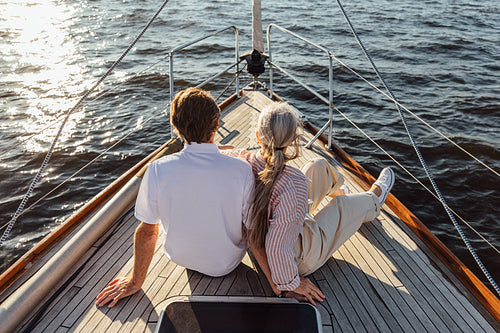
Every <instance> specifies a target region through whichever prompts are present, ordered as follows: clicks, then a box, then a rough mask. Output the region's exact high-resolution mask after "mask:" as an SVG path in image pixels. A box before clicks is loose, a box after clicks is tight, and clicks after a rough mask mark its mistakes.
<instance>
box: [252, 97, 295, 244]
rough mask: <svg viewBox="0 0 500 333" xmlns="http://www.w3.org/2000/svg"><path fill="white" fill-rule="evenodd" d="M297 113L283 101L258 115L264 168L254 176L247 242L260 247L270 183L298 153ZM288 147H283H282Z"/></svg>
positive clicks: (266, 224)
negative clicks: (250, 219) (255, 177)
mask: <svg viewBox="0 0 500 333" xmlns="http://www.w3.org/2000/svg"><path fill="white" fill-rule="evenodd" d="M298 128H299V115H298V114H297V112H295V110H294V109H292V108H291V107H290V105H288V104H286V103H271V104H269V105H268V106H266V107H265V108H264V109H263V110H262V113H261V114H260V117H259V122H258V125H257V130H258V131H259V136H260V140H261V144H262V148H261V153H262V158H263V159H264V161H265V162H266V166H265V168H264V170H262V171H261V172H259V174H258V177H257V179H256V180H255V196H254V202H253V206H252V229H251V232H250V237H249V241H250V244H252V245H253V246H255V247H257V248H263V247H264V243H265V239H266V234H267V230H268V225H269V221H268V217H269V216H268V211H269V210H268V207H269V201H270V199H271V194H272V191H273V188H274V184H276V182H277V181H278V179H279V177H280V176H281V173H282V172H283V170H284V169H285V163H286V162H288V161H290V160H293V159H294V158H296V157H298V156H299V154H300V147H299V144H298V141H299V135H298V133H297V131H298ZM287 147H288V148H291V149H286V150H284V148H287Z"/></svg>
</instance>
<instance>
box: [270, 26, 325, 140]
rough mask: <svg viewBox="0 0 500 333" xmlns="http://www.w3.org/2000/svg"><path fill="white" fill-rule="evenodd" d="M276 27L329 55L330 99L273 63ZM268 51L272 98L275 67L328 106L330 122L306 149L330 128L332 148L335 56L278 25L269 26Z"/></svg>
mask: <svg viewBox="0 0 500 333" xmlns="http://www.w3.org/2000/svg"><path fill="white" fill-rule="evenodd" d="M272 27H274V28H276V29H278V30H280V31H282V32H284V33H286V34H289V35H290V36H293V37H295V38H297V39H299V40H301V41H303V42H304V43H306V44H309V45H310V46H312V47H315V48H316V49H318V50H320V51H323V52H325V53H326V54H327V56H328V63H329V67H328V85H329V86H328V99H326V98H325V97H324V96H322V95H321V94H320V93H318V92H317V91H315V90H314V89H313V88H311V87H310V86H308V85H307V84H305V83H304V82H302V81H300V80H299V79H297V78H296V77H295V76H293V75H292V74H290V73H288V72H287V71H286V70H284V69H283V68H281V67H280V66H278V65H276V64H275V63H273V60H272V52H271V28H272ZM267 50H268V53H269V59H268V63H269V65H270V66H269V90H270V93H271V96H273V67H275V68H276V69H278V70H279V71H280V72H282V73H283V74H285V75H287V76H288V77H289V78H291V79H292V80H293V81H295V82H297V83H298V84H300V85H301V86H302V87H303V88H304V89H306V90H307V91H309V92H310V93H312V94H313V95H314V96H316V97H318V98H319V99H320V100H322V101H323V102H324V103H325V104H328V121H327V122H326V124H325V125H324V126H323V127H322V128H321V129H320V130H319V132H318V133H317V134H316V135H315V136H314V138H312V139H311V141H309V142H308V143H307V144H306V146H305V147H306V148H310V147H311V146H312V144H313V143H314V141H316V139H317V138H318V137H319V136H320V135H321V134H323V132H324V131H325V130H326V129H327V128H328V148H330V147H331V146H332V132H333V128H332V126H333V54H332V53H331V52H330V50H328V49H326V48H324V47H322V46H320V45H318V44H315V43H313V42H311V41H309V40H307V39H305V38H304V37H301V36H299V35H297V34H295V33H293V32H291V31H290V30H287V29H285V28H282V27H280V26H278V25H276V24H269V26H268V27H267Z"/></svg>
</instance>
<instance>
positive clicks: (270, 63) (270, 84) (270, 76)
mask: <svg viewBox="0 0 500 333" xmlns="http://www.w3.org/2000/svg"><path fill="white" fill-rule="evenodd" d="M271 27H272V25H269V26H268V27H267V52H268V53H269V58H268V60H269V61H268V64H269V91H270V94H271V96H269V97H271V99H272V98H273V65H272V62H273V57H272V54H271Z"/></svg>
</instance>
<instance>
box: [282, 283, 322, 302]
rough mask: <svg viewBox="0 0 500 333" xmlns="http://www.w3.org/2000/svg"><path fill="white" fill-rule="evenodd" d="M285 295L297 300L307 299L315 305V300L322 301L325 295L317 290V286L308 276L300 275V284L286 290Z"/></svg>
mask: <svg viewBox="0 0 500 333" xmlns="http://www.w3.org/2000/svg"><path fill="white" fill-rule="evenodd" d="M284 296H285V297H290V298H295V299H297V300H299V301H307V302H309V303H311V304H313V305H316V302H314V300H316V301H320V302H323V299H325V295H323V293H322V292H321V290H319V288H318V287H316V286H315V285H314V283H312V282H311V280H309V279H308V278H305V277H301V278H300V285H299V286H298V287H297V289H295V290H294V291H289V292H286V293H285V295H284Z"/></svg>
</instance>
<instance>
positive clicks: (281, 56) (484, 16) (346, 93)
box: [0, 0, 500, 283]
mask: <svg viewBox="0 0 500 333" xmlns="http://www.w3.org/2000/svg"><path fill="white" fill-rule="evenodd" d="M161 4H162V1H161V0H155V1H153V0H143V1H132V0H123V1H119V2H118V1H111V0H71V1H66V0H65V1H62V0H59V1H54V0H38V1H35V0H23V1H19V0H0V13H1V15H0V74H1V75H0V193H1V196H0V232H2V233H3V231H4V230H5V226H6V224H7V223H8V222H9V220H10V219H11V216H12V214H13V213H14V212H15V211H16V209H17V207H18V206H19V204H20V201H21V199H22V197H23V196H24V195H25V193H26V191H27V189H28V186H29V184H30V182H31V181H32V179H33V177H34V176H35V174H36V172H37V170H38V169H39V168H40V166H41V163H42V161H43V159H44V157H45V155H46V153H47V150H48V148H49V147H50V144H51V141H52V140H53V138H54V136H55V135H56V133H57V129H58V127H59V125H60V124H61V119H62V117H63V115H64V114H65V113H66V112H67V111H68V110H69V109H71V107H72V106H73V105H74V104H75V103H76V101H77V100H78V99H79V97H81V96H82V95H83V93H84V92H85V91H86V90H87V89H89V88H90V87H91V86H93V85H94V83H95V82H97V80H98V79H99V78H100V77H101V76H102V75H103V74H104V73H105V72H106V71H107V69H108V68H109V67H110V66H111V64H112V63H113V62H114V61H115V60H116V59H118V58H119V56H120V55H121V53H122V52H123V51H124V50H125V49H126V48H127V46H128V45H129V44H130V43H131V42H132V41H133V40H134V38H135V37H136V36H137V35H138V33H139V32H140V31H141V29H142V28H143V27H144V26H145V25H146V23H147V22H148V20H149V19H150V18H151V17H152V16H153V14H154V13H155V12H156V10H157V9H158V8H159V7H160V5H161ZM343 5H344V8H345V10H346V12H347V14H348V15H349V17H350V19H351V22H352V24H353V25H354V27H355V29H356V31H357V33H358V34H359V36H360V38H361V39H362V41H363V43H364V45H365V47H366V49H367V51H368V52H369V53H370V55H371V57H372V59H373V61H374V62H375V64H377V66H378V68H379V70H380V72H381V73H382V74H383V75H384V78H385V80H386V82H387V83H388V85H389V86H390V87H391V89H392V91H393V92H394V94H395V96H396V97H397V98H398V99H399V101H400V102H401V104H403V105H404V106H405V107H407V108H408V109H409V110H410V111H411V112H412V113H413V114H415V115H417V116H418V117H420V118H421V119H422V120H424V121H425V122H428V123H429V124H430V125H432V126H433V127H434V128H435V129H436V130H437V131H440V132H442V133H443V135H445V136H446V137H448V138H450V139H451V140H453V141H454V142H456V143H457V144H459V145H460V146H461V147H463V148H464V149H466V150H467V151H469V152H470V153H472V154H473V155H474V156H476V157H477V158H478V159H479V160H481V161H483V162H484V163H485V164H486V165H488V166H489V167H490V168H492V169H494V170H496V172H497V173H498V172H499V171H500V131H499V124H500V6H499V5H498V1H497V0H481V1H467V0H441V1H432V0H426V1H410V0H401V1H387V0H381V1H367V0H358V1H347V0H345V1H344V2H343ZM262 7H263V8H264V9H263V25H264V29H265V28H266V27H267V25H268V24H269V23H275V24H278V25H280V26H283V27H285V28H287V29H290V30H292V31H293V32H295V33H297V34H300V35H302V36H304V37H305V38H307V39H309V40H311V41H314V42H316V43H318V44H321V45H322V46H324V47H326V48H328V49H329V50H331V51H332V52H333V54H334V55H335V56H336V57H337V58H338V59H339V60H341V61H342V62H344V63H345V64H346V65H348V66H349V67H350V68H352V69H353V70H355V71H356V72H358V73H359V74H361V75H362V76H363V77H365V78H366V79H367V80H369V81H370V82H372V83H373V84H374V85H376V86H377V87H381V84H380V82H379V81H378V79H377V77H376V76H375V75H374V73H373V71H372V70H371V68H370V65H369V63H368V62H367V61H366V58H365V56H364V55H363V53H362V52H361V50H360V48H359V46H358V44H357V43H356V41H355V40H354V38H353V37H352V34H351V31H350V30H349V28H348V26H347V24H346V21H345V19H344V18H343V16H342V14H341V12H340V10H339V7H338V5H337V3H336V2H335V1H318V0H313V1H283V0H274V1H270V0H263V1H262ZM250 18H251V1H230V0H219V1H191V0H183V1H176V0H171V1H170V2H169V3H168V5H167V6H166V8H165V9H164V10H163V12H162V13H161V15H160V16H159V17H158V18H157V20H156V21H155V22H154V23H153V24H152V26H151V28H150V29H149V30H148V31H147V32H146V33H145V34H144V36H143V37H142V38H141V40H140V41H139V42H138V43H137V44H136V45H135V46H134V47H133V48H132V50H131V52H130V54H129V55H128V56H127V57H125V58H124V60H123V61H122V62H121V63H120V64H119V66H118V67H117V68H116V70H115V71H114V72H113V73H112V74H111V75H110V76H109V77H108V78H107V79H106V80H105V81H104V83H103V84H102V85H101V86H99V88H98V89H97V92H96V93H94V94H92V95H91V97H90V98H88V99H86V101H85V102H84V103H83V104H84V107H83V108H81V109H78V110H76V111H75V112H74V113H73V114H72V115H71V117H70V118H69V121H68V122H67V124H66V126H65V127H64V130H63V132H62V135H61V137H60V139H59V141H58V143H57V146H56V148H55V151H54V154H53V156H52V158H51V159H50V162H49V165H48V167H47V169H46V171H45V172H44V174H43V177H42V179H41V181H40V183H39V184H38V185H37V186H36V188H35V190H34V192H33V195H32V197H31V199H30V200H29V201H28V204H27V206H26V207H27V210H26V212H25V213H24V214H23V215H21V216H20V217H19V219H18V221H17V223H16V225H15V226H14V228H13V230H12V232H11V233H10V235H9V236H8V238H7V241H6V242H5V243H4V245H3V246H2V247H1V248H0V258H1V259H0V271H3V270H5V269H6V268H7V267H8V266H9V265H11V264H12V263H13V262H14V261H15V260H16V258H18V257H19V256H21V255H22V254H23V253H24V252H26V251H27V250H29V249H30V248H31V247H32V246H33V245H34V244H36V242H37V241H39V240H40V239H42V238H43V237H44V236H45V235H46V234H47V233H49V232H50V231H51V230H53V229H54V228H55V227H57V226H58V225H59V224H60V223H62V222H63V221H64V219H65V218H67V217H68V216H69V215H71V213H72V212H74V211H75V210H76V209H78V208H79V207H81V206H82V205H84V203H85V202H86V201H88V200H89V199H90V198H92V197H93V196H94V195H95V194H97V193H98V192H99V191H100V190H102V189H103V188H105V187H106V186H107V185H108V184H109V183H110V182H111V181H113V180H114V179H115V178H117V177H118V176H119V175H120V174H122V173H123V172H125V171H126V170H127V169H128V168H130V167H131V166H133V165H134V164H135V163H136V162H138V161H139V160H141V159H142V158H143V157H144V156H146V155H147V154H149V153H150V152H152V151H153V150H154V149H155V148H156V147H157V146H158V145H160V144H161V143H163V142H164V141H165V140H167V139H168V137H169V133H170V129H169V125H168V121H167V117H166V116H165V115H166V110H167V103H168V100H169V76H168V73H169V65H168V58H167V53H168V51H169V50H170V49H172V48H173V47H175V46H177V45H180V44H183V43H185V42H187V41H190V40H193V39H195V38H198V37H201V36H203V35H205V34H207V33H211V32H213V31H216V30H218V29H221V28H224V27H226V26H230V25H235V26H237V27H238V29H239V46H240V52H241V53H243V52H245V51H248V50H250V48H251V20H250ZM271 37H272V38H271V40H272V43H273V44H272V51H273V61H274V62H275V63H277V64H278V65H280V66H282V67H283V68H285V69H287V70H288V71H290V73H292V74H293V75H295V76H296V77H297V78H299V79H300V80H302V81H303V82H305V83H307V84H308V85H310V86H312V87H314V88H315V89H317V90H318V91H319V92H320V93H321V94H323V96H328V58H327V56H326V55H325V54H324V53H322V52H321V51H317V50H315V49H314V48H312V47H309V46H307V45H305V44H303V43H301V42H298V41H297V40H294V39H292V38H291V37H289V36H287V35H285V34H283V33H281V32H279V31H278V30H276V29H273V30H272V32H271ZM174 61H175V63H174V71H175V76H174V78H175V91H178V90H180V89H182V88H185V87H188V86H192V85H196V84H199V83H201V82H202V81H204V80H205V79H207V78H208V77H210V76H211V75H213V74H215V73H216V72H218V71H220V70H222V69H223V68H225V67H226V66H228V65H230V64H231V63H233V62H234V35H233V33H232V32H231V30H229V31H227V32H224V33H222V34H220V35H218V36H216V37H214V38H212V39H208V40H205V41H202V42H201V43H199V44H196V46H192V47H189V48H188V49H187V50H186V51H183V52H180V53H179V54H177V55H176V56H175V57H174ZM231 78H232V76H231V74H226V75H223V76H222V77H221V78H219V79H217V80H216V81H214V83H211V84H210V85H208V86H207V87H206V88H207V89H209V90H211V91H212V94H213V96H215V97H217V96H219V94H221V93H222V92H223V90H224V88H225V87H226V85H227V84H228V83H229V81H230V80H231ZM241 80H242V83H248V82H250V80H251V78H250V76H249V75H248V74H246V73H242V75H241ZM260 80H261V81H262V82H264V83H266V84H267V85H269V75H268V74H267V73H266V74H264V75H262V76H261V78H260ZM274 81H275V84H274V87H275V91H276V92H277V93H278V94H279V95H280V96H282V97H284V98H285V99H286V100H287V101H288V102H290V103H293V104H294V105H295V106H296V107H297V108H298V109H299V110H300V111H302V112H303V113H305V114H306V115H307V117H308V118H309V119H310V120H311V121H312V122H313V123H314V124H315V125H316V126H318V127H320V126H322V125H323V124H324V122H325V121H326V120H327V117H328V108H327V107H326V106H325V105H324V104H323V103H322V102H321V101H320V100H318V99H317V98H315V97H314V96H313V95H312V94H311V93H309V92H307V91H305V90H303V89H302V88H301V87H300V86H298V85H297V84H295V83H294V82H292V81H291V80H290V79H288V78H287V77H285V76H284V75H280V74H278V73H276V72H275V75H274ZM110 89H112V90H110ZM233 91H234V86H233V87H231V88H230V89H229V90H228V91H227V92H226V93H225V94H224V95H223V96H222V97H221V100H222V99H224V98H225V97H227V96H229V94H230V93H232V92H233ZM98 93H103V94H100V95H98ZM99 96H100V98H98V99H96V100H95V101H92V100H94V99H95V98H96V97H99ZM91 101H92V102H91ZM334 101H335V105H336V107H337V108H338V109H339V110H341V111H342V112H343V113H344V114H345V115H346V116H347V117H349V119H351V120H352V121H353V122H355V123H356V124H357V126H359V127H360V128H361V129H362V130H363V131H364V132H365V133H366V134H367V135H369V136H370V137H371V138H372V139H373V140H374V141H375V142H377V143H378V144H379V145H380V146H381V147H383V149H384V150H385V151H387V152H388V153H389V154H390V155H391V156H393V157H394V158H395V159H396V160H397V161H399V162H400V163H401V164H402V165H403V166H404V167H405V168H406V169H407V170H408V171H409V172H411V173H412V174H414V175H415V177H417V178H418V179H419V180H421V181H422V183H423V184H425V185H426V186H427V187H430V182H429V181H428V180H426V177H425V173H424V171H423V169H422V167H421V165H420V162H419V161H418V158H417V157H416V154H415V152H414V149H413V148H412V146H411V144H410V141H409V139H408V136H407V134H406V132H405V129H404V126H403V125H402V122H401V119H400V116H399V114H398V112H397V110H396V108H395V107H394V104H393V103H391V102H390V101H388V99H387V98H386V97H384V96H382V95H380V94H378V93H377V92H376V91H375V90H374V89H373V88H372V87H371V86H369V85H368V84H366V83H365V82H363V81H359V80H358V79H357V77H356V76H354V75H353V74H352V73H351V72H350V71H349V70H347V69H346V68H345V67H343V66H342V65H340V64H339V63H337V62H334ZM89 102H91V103H89ZM405 117H406V118H407V121H408V125H409V127H410V128H411V130H412V132H413V136H414V138H415V141H416V142H417V143H418V145H419V147H420V150H421V152H422V154H423V157H424V158H425V160H426V161H427V163H428V165H429V168H430V171H431V172H432V174H433V176H434V178H435V181H436V183H437V185H438V186H439V188H440V189H441V191H442V193H443V195H444V197H445V199H446V201H447V202H448V204H449V206H450V207H451V208H452V209H453V210H454V211H455V212H456V213H457V214H458V215H459V216H460V217H461V218H463V220H465V221H466V222H467V223H468V224H469V225H470V226H472V227H473V228H474V229H475V230H477V231H478V232H479V233H480V234H481V235H482V236H483V237H484V238H485V239H486V240H488V241H489V242H490V243H491V245H493V247H491V246H490V245H488V244H487V243H486V242H484V241H483V240H482V239H481V238H480V237H479V236H478V235H477V234H476V233H475V232H473V231H471V229H470V228H469V227H468V226H467V225H466V224H464V223H463V222H460V225H461V226H462V228H463V229H464V232H465V234H466V235H467V236H468V237H469V239H470V241H471V244H472V246H473V247H474V248H475V249H476V251H477V252H478V254H479V257H480V258H481V259H482V260H483V262H484V263H485V264H486V267H487V268H488V269H489V270H490V272H491V273H492V274H493V276H494V278H495V280H496V281H497V283H498V282H499V281H500V269H499V267H500V254H499V252H498V250H496V249H495V248H499V247H500V222H499V220H500V214H499V207H500V191H499V190H498V189H499V188H500V179H499V178H500V177H499V176H498V175H496V174H495V173H494V172H491V171H490V170H488V169H486V168H485V167H484V166H482V165H480V164H479V163H477V162H476V161H475V160H473V159H472V158H471V157H469V156H468V155H466V154H465V153H463V152H462V151H461V150H459V149H458V148H456V147H454V146H453V145H452V144H450V143H449V142H448V141H446V140H444V139H443V138H442V137H441V136H440V135H438V134H436V133H435V132H434V131H433V130H430V129H429V128H428V127H427V126H425V125H424V124H423V123H422V122H421V121H419V120H417V119H416V118H415V117H414V116H413V115H412V114H410V113H408V112H406V111H405ZM146 121H147V122H146ZM126 135H128V136H127V137H126V138H125V139H123V140H122V138H124V137H125V136H126ZM334 140H335V142H337V143H338V144H340V145H341V146H342V147H343V148H344V149H345V150H346V151H347V152H348V153H349V154H351V156H353V157H354V158H355V159H356V160H357V161H358V162H360V163H361V164H362V165H363V166H364V167H365V168H366V169H368V170H369V171H370V172H371V173H372V174H373V175H375V176H376V175H378V172H379V170H380V169H381V168H382V167H385V166H389V165H391V166H393V167H394V168H397V169H396V174H397V181H396V184H395V186H394V189H393V193H394V194H395V195H396V196H397V197H398V198H399V199H400V200H401V201H402V202H403V203H405V204H406V205H407V206H408V207H409V208H410V209H411V210H412V211H413V212H414V213H415V214H416V215H417V216H418V217H419V218H420V219H421V220H422V221H424V223H425V224H426V225H427V226H428V227H429V228H430V229H431V230H432V231H433V232H434V233H435V234H436V235H437V236H438V237H439V238H440V239H441V240H442V241H443V242H444V243H445V244H446V245H447V246H448V247H449V248H450V249H451V250H452V251H453V252H454V253H455V254H456V255H457V256H458V257H459V258H460V259H461V260H462V261H464V262H465V263H466V264H467V265H468V266H469V267H470V268H471V269H472V270H473V271H474V272H476V274H477V275H478V276H479V278H481V279H482V280H483V281H484V280H485V278H484V276H483V275H482V273H480V272H479V270H478V268H477V265H476V264H475V263H474V261H473V259H472V257H471V255H470V254H469V252H468V251H467V249H466V247H465V245H464V243H463V242H462V240H461V239H460V237H459V235H458V233H457V231H456V230H455V228H454V227H453V225H452V223H451V221H450V220H449V219H448V217H447V216H446V214H445V212H444V209H443V208H442V206H441V204H440V203H439V202H438V201H437V200H436V199H434V198H433V197H432V196H431V195H430V194H428V192H427V191H426V190H425V189H423V188H422V187H421V186H420V185H419V184H417V182H416V181H415V180H414V179H413V178H411V177H410V176H409V175H408V174H407V173H406V172H405V171H403V170H402V169H401V168H399V167H398V166H396V164H395V163H394V162H393V161H392V159H390V158H389V157H388V156H387V155H386V154H385V153H384V152H382V151H381V150H379V149H378V148H377V147H376V146H375V145H374V144H373V143H372V142H370V141H369V140H367V139H366V138H365V136H364V134H362V133H361V132H360V131H359V130H358V129H356V128H355V127H353V126H352V125H351V124H350V123H349V122H348V121H346V120H345V119H344V118H343V117H342V116H340V115H339V114H337V112H335V115H334ZM113 144H116V146H115V147H113V148H112V149H110V150H109V151H107V152H105V150H106V149H108V148H109V147H110V146H111V145H113ZM103 152H105V153H104V154H103V155H102V156H100V154H102V153H103ZM97 157H99V158H97ZM95 158H97V159H96V161H95V162H94V163H93V164H92V165H90V166H89V167H87V168H85V169H83V170H82V171H80V172H79V173H77V174H76V175H75V176H74V177H72V178H71V179H69V180H68V177H70V176H71V175H72V174H74V173H75V172H77V171H78V170H80V169H81V168H82V167H84V166H85V165H86V164H87V163H88V162H89V161H91V160H93V159H95ZM61 184H62V185H61ZM58 185H60V187H59V188H58V189H57V190H55V191H53V192H51V193H50V194H49V195H48V196H46V197H45V198H44V199H43V200H41V201H40V202H38V203H37V204H36V205H35V206H33V207H32V206H31V205H32V204H33V203H35V202H37V201H38V200H39V199H40V198H42V197H44V196H45V195H46V194H47V193H49V191H51V190H52V189H53V188H55V187H56V186H58ZM459 221H461V220H460V219H459Z"/></svg>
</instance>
